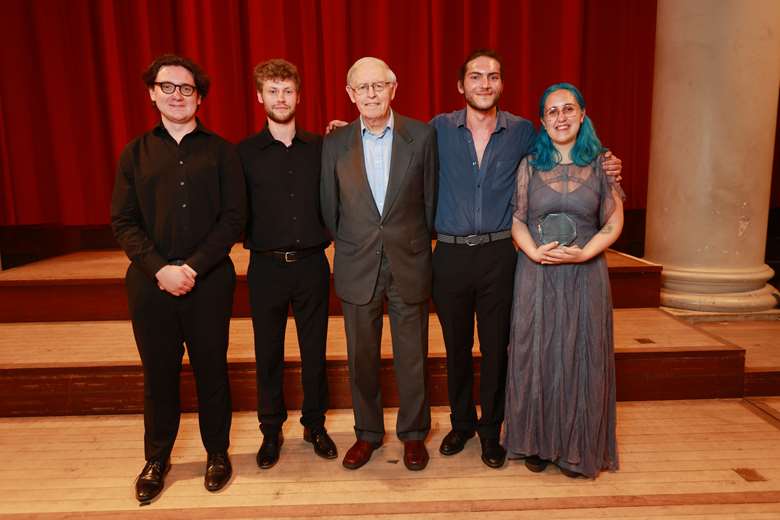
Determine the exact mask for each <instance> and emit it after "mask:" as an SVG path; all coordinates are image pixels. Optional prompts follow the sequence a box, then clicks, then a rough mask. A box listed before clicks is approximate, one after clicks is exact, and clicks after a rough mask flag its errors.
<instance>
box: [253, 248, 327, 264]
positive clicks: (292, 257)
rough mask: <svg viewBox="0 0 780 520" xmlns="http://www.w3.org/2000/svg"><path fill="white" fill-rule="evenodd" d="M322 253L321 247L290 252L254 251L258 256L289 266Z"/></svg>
mask: <svg viewBox="0 0 780 520" xmlns="http://www.w3.org/2000/svg"><path fill="white" fill-rule="evenodd" d="M320 251H322V248H321V247H309V248H306V249H293V250H292V251H255V253H257V254H258V255H263V256H270V257H272V258H276V259H277V260H279V261H280V262H284V263H286V264H291V263H293V262H297V261H298V260H303V259H304V258H306V257H307V256H311V255H316V254H317V253H319V252H320Z"/></svg>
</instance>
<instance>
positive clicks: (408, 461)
mask: <svg viewBox="0 0 780 520" xmlns="http://www.w3.org/2000/svg"><path fill="white" fill-rule="evenodd" d="M428 459H429V457H428V450H426V449H425V441H404V465H405V466H406V469H409V470H411V471H420V470H421V469H425V466H427V465H428Z"/></svg>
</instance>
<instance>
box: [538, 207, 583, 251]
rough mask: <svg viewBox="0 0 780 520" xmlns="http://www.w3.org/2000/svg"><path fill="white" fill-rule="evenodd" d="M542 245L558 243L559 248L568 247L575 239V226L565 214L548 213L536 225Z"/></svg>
mask: <svg viewBox="0 0 780 520" xmlns="http://www.w3.org/2000/svg"><path fill="white" fill-rule="evenodd" d="M538 230H539V237H540V238H541V240H542V244H549V243H550V242H556V241H557V242H558V245H561V246H570V245H571V244H573V243H574V239H576V238H577V224H576V223H575V222H574V220H572V218H571V217H570V216H569V215H567V214H566V213H549V214H547V215H545V216H544V217H543V218H542V219H541V220H540V221H539V225H538Z"/></svg>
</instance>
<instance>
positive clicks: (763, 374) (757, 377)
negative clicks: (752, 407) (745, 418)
mask: <svg viewBox="0 0 780 520" xmlns="http://www.w3.org/2000/svg"><path fill="white" fill-rule="evenodd" d="M768 395H780V371H759V370H748V371H746V372H745V397H757V396H768Z"/></svg>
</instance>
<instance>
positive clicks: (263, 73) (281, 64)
mask: <svg viewBox="0 0 780 520" xmlns="http://www.w3.org/2000/svg"><path fill="white" fill-rule="evenodd" d="M254 77H255V86H256V87H257V90H258V91H261V90H263V82H265V81H271V80H281V81H287V80H292V81H293V83H295V90H300V89H301V75H300V74H298V67H296V66H295V65H293V64H292V63H290V62H289V61H287V60H283V59H281V58H274V59H271V60H267V61H264V62H262V63H258V64H257V65H256V66H255V70H254Z"/></svg>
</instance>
